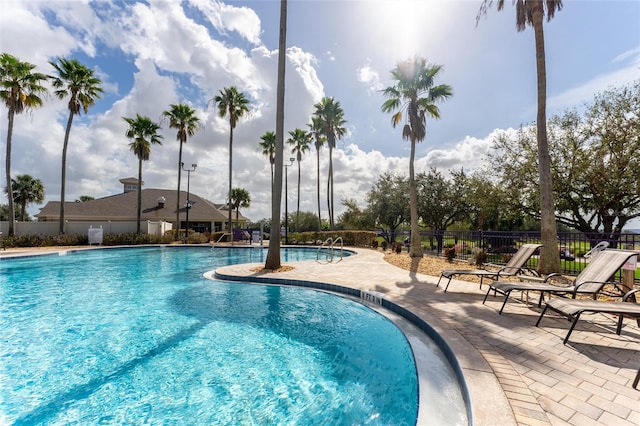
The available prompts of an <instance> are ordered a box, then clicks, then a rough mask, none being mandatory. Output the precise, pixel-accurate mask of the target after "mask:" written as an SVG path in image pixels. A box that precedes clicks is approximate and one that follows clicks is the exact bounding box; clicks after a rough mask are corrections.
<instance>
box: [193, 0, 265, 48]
mask: <svg viewBox="0 0 640 426" xmlns="http://www.w3.org/2000/svg"><path fill="white" fill-rule="evenodd" d="M189 3H190V4H191V5H193V6H195V7H196V8H198V9H199V10H200V11H201V12H202V13H204V14H205V16H206V17H207V19H208V21H209V22H210V23H211V25H213V26H214V28H215V29H216V30H217V31H218V32H220V33H221V34H225V33H226V32H227V30H229V31H235V32H237V33H238V34H239V35H241V36H242V37H243V38H245V39H246V40H248V41H249V42H251V43H252V44H254V45H259V44H261V42H260V33H261V29H260V18H259V17H258V15H256V13H255V12H254V11H253V10H252V9H249V8H247V7H235V6H230V5H227V4H224V3H222V2H220V1H215V0H214V1H209V0H189Z"/></svg>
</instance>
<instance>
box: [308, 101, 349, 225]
mask: <svg viewBox="0 0 640 426" xmlns="http://www.w3.org/2000/svg"><path fill="white" fill-rule="evenodd" d="M314 108H315V109H316V110H315V112H314V118H312V122H313V123H314V126H315V125H316V124H317V125H318V127H319V128H320V129H321V133H322V135H324V137H325V138H326V140H327V146H328V147H329V174H328V177H327V207H328V210H329V227H330V228H331V229H332V230H333V229H335V227H336V224H335V220H334V216H333V215H334V203H333V150H334V149H335V147H336V141H337V140H340V139H342V136H344V134H345V133H346V132H347V129H346V128H345V127H344V125H345V124H346V120H345V119H344V111H343V110H342V107H341V106H340V102H338V101H336V100H335V99H333V98H327V97H324V98H322V100H320V102H318V103H317V104H315V105H314Z"/></svg>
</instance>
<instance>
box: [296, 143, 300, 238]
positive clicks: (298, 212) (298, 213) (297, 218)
mask: <svg viewBox="0 0 640 426" xmlns="http://www.w3.org/2000/svg"><path fill="white" fill-rule="evenodd" d="M299 222H300V154H298V208H297V210H296V232H298V231H299V229H298V223H299Z"/></svg>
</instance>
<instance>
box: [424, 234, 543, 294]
mask: <svg viewBox="0 0 640 426" xmlns="http://www.w3.org/2000/svg"><path fill="white" fill-rule="evenodd" d="M540 247H542V244H524V245H523V246H522V247H520V248H519V249H518V251H517V252H516V253H515V254H514V255H513V256H512V257H511V259H509V262H508V263H507V264H506V265H505V266H503V267H502V268H500V269H499V270H497V271H488V270H485V269H448V270H444V271H442V272H441V273H440V279H438V283H437V284H436V287H438V286H439V285H440V280H441V279H442V278H443V277H444V278H448V279H449V281H448V282H447V285H446V287H445V288H444V292H445V293H446V292H447V289H448V288H449V284H451V279H452V278H453V277H454V276H458V275H475V276H477V277H480V288H481V289H482V281H483V279H484V278H491V279H493V280H499V279H500V278H501V277H513V276H516V275H518V274H521V273H525V272H528V273H531V274H533V275H537V272H535V271H533V270H531V269H529V268H527V267H526V264H527V261H528V260H529V258H530V257H531V256H532V255H533V253H535V251H536V250H537V249H539V248H540Z"/></svg>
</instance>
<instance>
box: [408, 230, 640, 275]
mask: <svg viewBox="0 0 640 426" xmlns="http://www.w3.org/2000/svg"><path fill="white" fill-rule="evenodd" d="M421 236H422V240H423V242H425V250H426V254H430V255H435V256H442V255H443V252H444V250H446V249H451V248H453V249H455V259H457V260H463V261H470V262H473V261H474V259H475V258H476V256H478V253H484V254H486V258H487V263H492V264H496V265H504V264H505V263H507V262H508V261H509V259H510V256H511V255H512V254H513V253H515V252H516V251H517V250H518V248H519V247H520V246H521V245H522V244H527V243H540V242H541V235H540V232H502V231H423V232H421ZM403 238H404V236H403ZM602 241H606V242H607V243H608V247H609V248H617V249H624V250H635V251H640V234H636V233H621V234H603V233H591V234H587V233H578V232H559V233H558V246H559V250H558V256H560V266H561V268H562V272H563V273H566V274H570V275H577V274H578V273H579V272H580V271H581V270H582V269H584V267H585V265H586V263H587V259H586V258H585V257H584V255H585V254H586V253H587V252H588V251H589V250H591V249H592V248H593V247H594V246H595V245H596V244H598V243H600V242H602ZM537 262H538V259H537V257H536V256H534V257H532V259H530V265H529V266H530V267H533V269H535V266H536V265H537ZM635 282H636V284H640V279H639V278H638V276H636V281H635Z"/></svg>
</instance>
